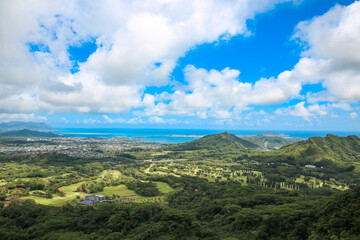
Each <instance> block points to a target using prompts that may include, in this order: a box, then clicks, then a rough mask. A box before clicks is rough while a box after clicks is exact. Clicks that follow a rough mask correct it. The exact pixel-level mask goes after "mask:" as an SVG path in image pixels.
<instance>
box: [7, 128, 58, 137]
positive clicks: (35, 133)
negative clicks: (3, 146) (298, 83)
mask: <svg viewBox="0 0 360 240" xmlns="http://www.w3.org/2000/svg"><path fill="white" fill-rule="evenodd" d="M0 137H61V136H60V135H57V134H54V133H50V132H39V131H32V130H28V129H23V130H16V131H8V132H1V133H0Z"/></svg>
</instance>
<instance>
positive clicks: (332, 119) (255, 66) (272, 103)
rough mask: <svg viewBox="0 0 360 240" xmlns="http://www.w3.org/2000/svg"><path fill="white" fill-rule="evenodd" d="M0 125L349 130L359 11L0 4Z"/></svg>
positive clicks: (353, 4) (310, 6)
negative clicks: (39, 124) (8, 123)
mask: <svg viewBox="0 0 360 240" xmlns="http://www.w3.org/2000/svg"><path fill="white" fill-rule="evenodd" d="M0 26H1V29H0V35H1V36H0V122H7V121H14V120H17V121H38V122H44V123H47V124H49V125H51V126H53V127H55V128H67V127H68V128H71V127H86V128H94V127H101V128H103V127H111V128H115V127H119V128H190V129H191V128H202V129H267V130H338V131H341V130H346V131H359V130H360V104H359V100H360V1H350V0H292V1H291V0H142V1H126V0H105V1H95V0H94V1H92V0H87V1H85V0H71V1H70V0H53V1H46V0H29V1H21V0H3V1H0Z"/></svg>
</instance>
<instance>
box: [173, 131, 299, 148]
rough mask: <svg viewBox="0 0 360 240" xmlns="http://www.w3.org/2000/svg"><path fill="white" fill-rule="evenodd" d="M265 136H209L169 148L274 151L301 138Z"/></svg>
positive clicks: (277, 134) (225, 134) (229, 134)
mask: <svg viewBox="0 0 360 240" xmlns="http://www.w3.org/2000/svg"><path fill="white" fill-rule="evenodd" d="M265 133H266V134H259V135H253V136H236V135H233V134H231V133H228V132H224V133H220V134H211V135H207V136H204V137H202V138H199V139H197V140H194V141H191V142H185V143H180V144H175V145H172V146H171V147H170V149H171V150H175V151H181V150H183V151H191V150H201V149H208V150H210V149H220V148H229V147H231V148H236V149H238V150H241V149H247V150H249V149H259V150H274V149H279V148H281V147H282V146H285V145H288V144H292V143H295V142H298V141H301V140H304V139H303V138H289V137H280V136H285V135H283V134H281V133H272V132H265ZM271 135H276V136H271Z"/></svg>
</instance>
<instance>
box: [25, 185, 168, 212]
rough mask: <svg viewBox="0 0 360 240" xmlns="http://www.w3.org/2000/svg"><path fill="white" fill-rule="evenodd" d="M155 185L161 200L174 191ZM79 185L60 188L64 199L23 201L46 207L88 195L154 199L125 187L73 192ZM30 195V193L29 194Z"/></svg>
mask: <svg viewBox="0 0 360 240" xmlns="http://www.w3.org/2000/svg"><path fill="white" fill-rule="evenodd" d="M155 183H156V185H157V187H158V188H159V191H160V192H161V193H162V194H163V196H161V198H162V199H164V197H165V196H166V194H167V193H169V192H171V191H173V190H174V189H172V188H171V187H170V186H169V185H168V184H167V183H164V182H155ZM81 184H82V182H80V183H75V184H72V185H69V186H64V187H62V188H60V190H61V191H63V192H64V193H65V194H66V196H65V197H60V196H58V195H56V194H53V198H51V199H50V198H49V199H47V198H42V197H36V196H27V197H23V199H33V200H35V201H36V202H37V203H39V204H43V205H48V206H62V205H64V204H65V203H68V202H71V201H72V200H73V199H75V198H76V197H77V196H80V198H81V199H83V198H84V197H85V196H88V195H106V196H110V197H112V196H113V194H115V195H118V196H120V197H125V196H134V195H135V196H136V197H135V198H136V199H137V200H136V201H144V200H146V199H152V198H154V197H142V196H140V195H138V194H136V193H135V192H134V191H133V190H130V189H128V188H127V187H126V186H125V185H118V186H111V187H104V190H103V191H101V192H97V193H93V194H88V193H82V192H75V191H76V189H77V187H78V186H79V185H81ZM30 194H31V192H30Z"/></svg>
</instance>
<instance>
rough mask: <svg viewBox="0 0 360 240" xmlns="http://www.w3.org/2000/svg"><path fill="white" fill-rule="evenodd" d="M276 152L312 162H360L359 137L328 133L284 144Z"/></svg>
mask: <svg viewBox="0 0 360 240" xmlns="http://www.w3.org/2000/svg"><path fill="white" fill-rule="evenodd" d="M278 152H280V153H282V154H284V155H289V156H293V157H294V158H295V159H296V160H300V161H303V162H308V163H312V164H315V163H317V162H319V161H323V160H326V159H328V160H332V161H334V162H338V163H352V162H356V163H360V138H359V137H357V136H355V135H350V136H347V137H338V136H335V135H332V134H328V135H327V136H326V137H311V138H309V139H308V140H305V141H300V142H297V143H293V144H291V145H287V146H284V147H282V148H281V149H279V150H278V151H277V153H278Z"/></svg>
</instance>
